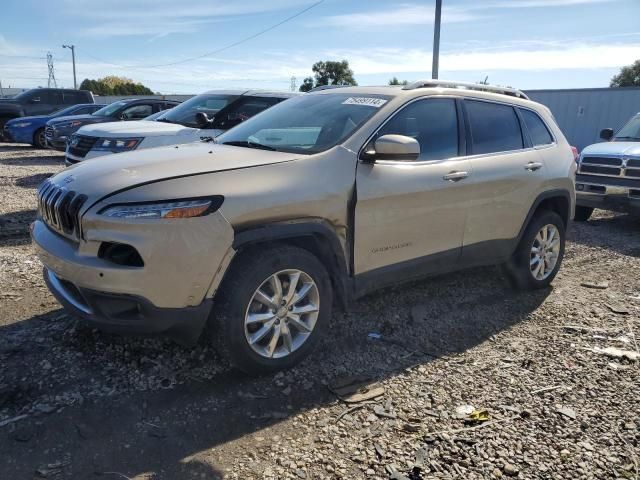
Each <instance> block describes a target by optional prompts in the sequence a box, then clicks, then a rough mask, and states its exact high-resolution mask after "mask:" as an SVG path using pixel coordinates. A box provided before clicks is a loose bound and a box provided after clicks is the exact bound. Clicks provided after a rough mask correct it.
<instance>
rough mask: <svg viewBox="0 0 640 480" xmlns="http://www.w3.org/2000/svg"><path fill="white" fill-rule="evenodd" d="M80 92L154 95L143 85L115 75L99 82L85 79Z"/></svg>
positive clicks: (98, 80) (100, 79)
mask: <svg viewBox="0 0 640 480" xmlns="http://www.w3.org/2000/svg"><path fill="white" fill-rule="evenodd" d="M80 90H89V91H91V92H93V93H94V94H95V95H153V91H151V90H150V89H149V88H147V87H145V86H144V85H142V84H141V83H136V82H134V81H133V80H131V79H129V78H125V77H117V76H115V75H108V76H106V77H104V78H99V79H97V80H91V79H89V78H85V79H84V80H83V81H82V83H81V84H80Z"/></svg>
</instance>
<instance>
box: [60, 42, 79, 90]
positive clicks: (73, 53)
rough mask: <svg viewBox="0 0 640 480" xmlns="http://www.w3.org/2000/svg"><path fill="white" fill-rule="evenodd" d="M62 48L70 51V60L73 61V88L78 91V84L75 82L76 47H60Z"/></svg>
mask: <svg viewBox="0 0 640 480" xmlns="http://www.w3.org/2000/svg"><path fill="white" fill-rule="evenodd" d="M62 48H69V49H71V59H72V60H73V88H74V89H76V90H77V89H78V83H77V82H76V46H75V45H62Z"/></svg>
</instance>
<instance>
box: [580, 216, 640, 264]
mask: <svg viewBox="0 0 640 480" xmlns="http://www.w3.org/2000/svg"><path fill="white" fill-rule="evenodd" d="M603 230H605V231H606V232H607V234H606V236H605V235H603V234H602V233H603V232H602V231H603ZM638 238H640V216H637V215H625V214H615V213H612V212H602V211H596V214H595V215H594V217H593V218H592V219H591V220H589V221H587V222H573V226H572V228H571V230H570V232H569V236H568V239H569V240H570V241H572V242H575V243H577V244H580V245H584V246H587V247H593V248H606V249H608V250H611V251H614V252H617V253H620V254H622V255H627V256H631V257H640V243H639V242H638Z"/></svg>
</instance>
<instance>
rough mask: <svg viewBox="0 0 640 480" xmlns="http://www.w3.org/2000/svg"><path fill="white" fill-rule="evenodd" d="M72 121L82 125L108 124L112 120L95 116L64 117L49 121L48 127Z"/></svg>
mask: <svg viewBox="0 0 640 480" xmlns="http://www.w3.org/2000/svg"><path fill="white" fill-rule="evenodd" d="M74 120H80V121H81V122H83V123H97V122H108V121H110V120H113V119H112V118H110V117H98V116H96V115H90V114H86V115H67V116H64V117H55V118H53V119H51V120H49V125H59V124H61V123H66V122H71V121H74Z"/></svg>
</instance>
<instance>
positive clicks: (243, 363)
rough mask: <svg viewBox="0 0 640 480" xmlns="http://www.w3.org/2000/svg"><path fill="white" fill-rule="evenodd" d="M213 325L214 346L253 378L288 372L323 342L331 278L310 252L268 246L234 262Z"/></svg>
mask: <svg viewBox="0 0 640 480" xmlns="http://www.w3.org/2000/svg"><path fill="white" fill-rule="evenodd" d="M218 298H219V299H220V302H219V304H218V305H217V306H216V308H215V309H214V312H213V315H212V318H211V321H212V322H214V323H213V325H212V329H211V330H212V333H213V335H214V341H216V342H217V343H218V345H219V350H220V351H221V353H222V354H223V355H225V356H226V357H227V358H228V359H229V360H230V362H231V364H232V365H234V366H235V367H237V368H239V369H240V370H243V371H244V372H246V373H249V374H263V373H269V372H272V371H275V370H280V369H284V368H289V367H292V366H293V365H295V364H296V363H298V362H300V361H301V360H302V359H303V358H304V357H306V356H307V355H308V354H309V353H310V352H311V351H312V350H313V348H314V347H315V345H316V344H317V343H318V341H319V339H320V337H321V335H322V332H323V330H324V327H325V326H326V324H328V323H329V321H330V319H331V308H332V302H333V295H332V290H331V282H330V279H329V275H328V273H327V271H326V269H325V268H324V266H323V265H322V263H320V261H319V260H318V259H317V258H316V257H315V256H314V255H312V254H311V253H309V252H308V251H306V250H304V249H301V248H297V247H290V246H277V247H268V248H266V249H263V250H254V251H252V252H249V253H246V254H244V255H243V256H242V257H241V258H239V259H238V261H237V262H235V263H234V265H233V267H232V270H231V271H230V272H229V276H228V277H227V278H226V279H225V282H224V285H223V287H222V289H221V291H220V292H219V297H218Z"/></svg>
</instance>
